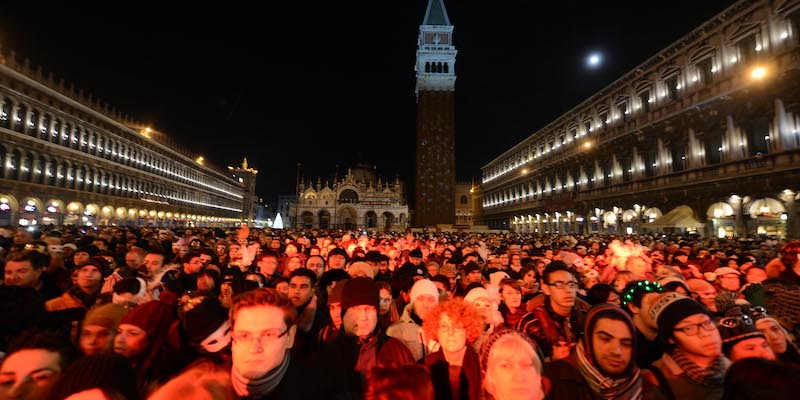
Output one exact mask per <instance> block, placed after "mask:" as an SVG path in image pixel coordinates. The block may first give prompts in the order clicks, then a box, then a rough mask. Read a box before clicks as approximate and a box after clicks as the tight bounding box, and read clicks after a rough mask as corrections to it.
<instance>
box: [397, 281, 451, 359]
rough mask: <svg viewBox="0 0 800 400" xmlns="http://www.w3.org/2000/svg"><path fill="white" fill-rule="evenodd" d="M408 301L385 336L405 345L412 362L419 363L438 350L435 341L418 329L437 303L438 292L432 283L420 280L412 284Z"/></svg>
mask: <svg viewBox="0 0 800 400" xmlns="http://www.w3.org/2000/svg"><path fill="white" fill-rule="evenodd" d="M409 299H410V301H411V302H410V303H409V304H408V305H407V306H406V308H405V309H404V310H403V315H402V316H401V317H400V320H399V321H397V322H396V323H394V324H393V325H392V326H390V327H389V329H387V330H386V334H387V335H389V336H390V337H393V338H396V339H398V340H400V341H401V342H402V343H403V344H405V345H406V347H408V349H409V350H410V351H411V354H412V355H413V357H414V360H416V361H419V360H421V359H422V358H423V357H425V356H426V355H428V354H429V353H431V352H433V351H436V350H438V344H437V343H436V341H434V340H433V339H432V338H430V337H429V336H428V335H427V334H426V333H425V332H424V331H421V330H420V328H421V327H422V323H423V322H424V321H425V318H427V316H428V314H430V312H431V310H433V309H434V308H435V307H436V304H438V303H439V291H438V289H436V285H435V284H434V283H433V282H431V281H430V280H428V279H421V280H418V281H417V282H416V283H414V286H413V287H412V288H411V292H410V293H409Z"/></svg>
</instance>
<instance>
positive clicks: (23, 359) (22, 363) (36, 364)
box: [0, 349, 62, 400]
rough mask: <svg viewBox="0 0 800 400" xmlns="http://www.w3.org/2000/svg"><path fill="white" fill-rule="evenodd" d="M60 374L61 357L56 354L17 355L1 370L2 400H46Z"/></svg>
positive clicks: (29, 351) (29, 352)
mask: <svg viewBox="0 0 800 400" xmlns="http://www.w3.org/2000/svg"><path fill="white" fill-rule="evenodd" d="M61 372H62V371H61V356H60V355H59V354H58V353H56V352H52V351H48V350H45V349H24V350H19V351H17V352H14V353H12V354H10V355H8V357H6V359H5V360H3V364H2V366H1V367H0V399H29V400H46V399H47V398H48V396H49V394H50V390H51V389H52V388H53V385H55V383H56V381H57V380H58V378H59V377H60V376H61Z"/></svg>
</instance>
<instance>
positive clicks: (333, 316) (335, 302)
mask: <svg viewBox="0 0 800 400" xmlns="http://www.w3.org/2000/svg"><path fill="white" fill-rule="evenodd" d="M348 280H349V279H344V280H341V281H339V282H337V283H336V285H335V286H334V287H333V289H331V293H330V294H329V295H328V314H329V316H330V322H328V324H327V325H325V326H324V327H323V328H322V329H321V330H320V331H319V334H318V335H317V342H316V343H317V345H316V347H317V348H318V347H320V346H321V345H322V344H324V343H330V342H332V341H333V339H336V336H338V335H339V332H340V330H341V328H342V290H343V289H344V285H345V283H347V281H348ZM381 305H383V303H381Z"/></svg>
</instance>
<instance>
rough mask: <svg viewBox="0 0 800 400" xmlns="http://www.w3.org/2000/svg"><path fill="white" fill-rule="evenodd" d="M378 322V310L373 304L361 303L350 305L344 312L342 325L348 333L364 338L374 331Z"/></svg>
mask: <svg viewBox="0 0 800 400" xmlns="http://www.w3.org/2000/svg"><path fill="white" fill-rule="evenodd" d="M377 324H378V310H376V309H375V307H374V306H370V305H366V304H362V305H358V306H354V307H350V308H348V309H347V311H346V312H345V313H344V317H343V318H342V325H343V326H344V331H345V332H347V334H348V335H351V336H356V337H358V338H360V339H366V338H368V337H369V336H370V335H372V332H373V331H375V326H377Z"/></svg>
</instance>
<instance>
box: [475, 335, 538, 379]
mask: <svg viewBox="0 0 800 400" xmlns="http://www.w3.org/2000/svg"><path fill="white" fill-rule="evenodd" d="M509 335H511V336H515V337H517V338H519V339H521V340H522V341H524V342H525V343H527V344H528V345H530V346H531V348H532V349H533V350H534V353H535V354H536V357H537V358H538V359H539V367H541V366H542V365H543V364H544V363H543V362H542V360H544V354H543V353H542V350H541V349H540V348H539V346H538V345H537V344H536V342H534V341H533V340H531V338H530V337H528V335H526V334H524V333H522V332H520V331H518V330H516V329H510V328H504V329H500V330H497V331H495V332H494V333H492V334H491V335H489V337H488V338H486V341H485V342H483V345H481V350H480V352H479V354H478V357H479V360H480V363H481V372H483V373H484V374H486V369H487V367H488V364H489V353H491V352H492V347H493V346H494V344H495V343H497V340H498V339H500V338H502V337H506V336H509ZM540 369H541V368H540Z"/></svg>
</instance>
